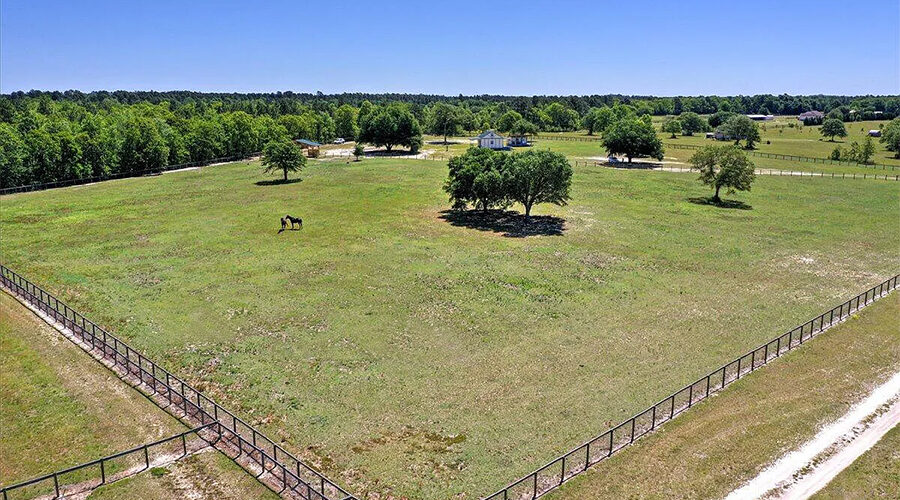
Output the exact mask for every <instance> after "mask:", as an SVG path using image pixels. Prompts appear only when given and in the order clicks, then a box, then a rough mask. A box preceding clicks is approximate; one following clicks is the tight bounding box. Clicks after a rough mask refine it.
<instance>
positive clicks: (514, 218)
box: [441, 210, 566, 238]
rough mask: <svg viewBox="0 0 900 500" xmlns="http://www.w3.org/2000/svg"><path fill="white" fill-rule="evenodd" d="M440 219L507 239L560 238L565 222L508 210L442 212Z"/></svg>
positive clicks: (550, 217) (545, 216)
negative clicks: (527, 216) (500, 235)
mask: <svg viewBox="0 0 900 500" xmlns="http://www.w3.org/2000/svg"><path fill="white" fill-rule="evenodd" d="M441 219H443V220H445V221H447V222H449V223H450V224H452V225H454V226H457V227H468V228H470V229H477V230H479V231H491V232H494V233H502V234H503V236H506V237H508V238H525V237H527V236H562V234H563V231H565V225H566V220H565V219H563V218H560V217H554V216H552V215H532V216H531V218H530V219H526V218H525V215H524V214H520V213H518V212H513V211H510V210H488V211H487V212H485V211H482V210H444V211H443V212H441Z"/></svg>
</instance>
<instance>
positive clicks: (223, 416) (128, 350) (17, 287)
mask: <svg viewBox="0 0 900 500" xmlns="http://www.w3.org/2000/svg"><path fill="white" fill-rule="evenodd" d="M0 286H2V287H3V288H6V289H7V290H8V291H9V292H10V293H12V294H14V295H15V296H17V297H20V298H21V299H22V300H24V301H25V302H27V303H28V304H30V305H31V306H33V307H34V308H36V309H38V310H39V311H41V312H42V313H43V314H45V315H47V316H48V317H49V318H51V319H52V320H54V321H56V322H58V323H60V324H61V325H62V326H63V327H64V328H66V329H68V331H69V332H71V335H73V336H74V338H75V340H77V341H78V342H79V345H80V346H81V347H82V349H84V350H85V351H88V352H89V353H91V354H92V355H94V357H96V358H98V359H102V360H105V361H106V362H108V363H111V364H112V365H113V366H114V367H116V368H118V369H120V370H123V371H124V373H125V374H126V375H127V376H128V377H130V378H132V379H133V380H135V381H136V382H137V388H138V389H140V390H141V391H142V392H144V393H145V394H147V395H148V396H150V397H151V399H153V398H156V397H159V398H162V399H163V400H164V401H165V402H166V404H167V406H166V407H165V409H166V410H167V411H169V412H170V413H173V414H175V415H176V416H178V417H179V418H182V419H183V420H187V421H189V422H192V423H193V422H196V423H198V424H199V425H206V424H208V423H219V424H221V429H220V431H221V434H222V437H221V440H220V443H219V444H220V446H218V448H219V449H220V450H222V448H223V446H224V445H227V446H229V447H230V448H229V449H232V450H236V451H235V456H234V457H232V458H233V459H234V460H235V461H236V462H238V463H239V464H241V465H242V466H244V467H245V468H248V470H249V469H252V470H251V472H252V473H254V475H256V477H257V479H260V478H262V477H263V476H264V475H265V476H266V477H265V478H263V479H265V480H268V481H269V483H271V482H273V481H274V482H277V484H279V485H280V487H281V489H280V491H278V493H279V494H283V495H284V496H288V497H297V498H302V499H309V500H347V499H355V497H354V496H353V495H351V494H350V493H348V492H347V491H345V490H344V489H343V488H341V487H340V486H339V485H337V484H336V483H334V482H333V481H331V480H330V479H328V478H327V477H325V476H324V475H322V474H320V473H319V472H318V471H316V470H315V469H313V468H312V467H310V466H309V465H307V464H306V463H304V462H302V461H301V460H300V459H298V458H296V457H295V456H294V455H292V454H291V453H289V452H288V451H287V450H285V449H284V448H283V447H281V446H280V445H278V444H277V443H276V442H274V441H273V440H271V439H269V438H268V437H266V436H265V435H264V434H262V433H261V432H259V431H258V430H256V429H255V428H254V427H253V426H252V425H250V424H248V423H247V422H245V421H244V420H242V419H240V418H239V417H237V416H236V415H235V414H234V413H232V412H230V411H228V410H226V409H225V408H223V407H222V406H220V405H219V404H218V403H216V402H215V401H213V400H212V399H210V398H209V397H207V396H205V395H204V394H203V393H201V392H200V391H198V390H197V389H194V388H193V387H191V386H190V384H188V383H187V382H185V381H184V380H183V379H181V378H178V377H176V376H175V375H173V374H172V373H170V372H169V371H168V370H166V369H164V368H162V367H160V366H159V365H158V364H156V363H154V362H153V361H151V360H149V359H147V357H145V356H143V355H142V354H141V353H139V352H138V351H136V350H135V349H134V348H132V347H130V346H129V345H128V344H126V343H125V342H122V341H121V340H119V339H118V338H116V337H115V336H113V335H112V334H111V333H109V332H107V331H106V330H104V329H103V328H101V327H100V326H98V325H97V324H95V323H94V322H92V321H91V320H89V319H87V318H85V317H84V316H82V315H81V314H79V313H78V312H76V311H74V310H72V308H71V307H69V306H67V305H66V304H65V303H64V302H62V301H61V300H59V299H57V298H56V297H54V296H53V295H52V294H50V293H48V292H46V291H45V290H44V289H42V288H40V287H38V286H37V285H35V284H34V283H32V282H30V281H28V280H27V279H25V278H23V277H21V276H19V275H18V274H16V273H15V272H14V271H12V270H10V269H9V268H7V267H6V266H3V265H2V264H0ZM176 411H177V412H181V414H180V415H179V414H176V413H175V412H176ZM244 458H248V459H249V460H242V459H244ZM264 482H265V481H264Z"/></svg>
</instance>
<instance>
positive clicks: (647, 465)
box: [549, 292, 900, 500]
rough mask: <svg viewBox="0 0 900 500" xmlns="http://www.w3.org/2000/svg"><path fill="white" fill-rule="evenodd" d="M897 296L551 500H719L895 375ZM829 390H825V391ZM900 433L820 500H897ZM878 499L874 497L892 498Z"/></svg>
mask: <svg viewBox="0 0 900 500" xmlns="http://www.w3.org/2000/svg"><path fill="white" fill-rule="evenodd" d="M898 316H900V294H898V293H896V292H895V293H893V294H892V295H890V296H889V297H888V298H885V299H883V300H881V301H879V302H877V303H875V304H873V305H871V306H870V307H869V308H867V309H865V310H863V311H862V312H861V313H860V314H859V315H857V316H856V317H854V319H851V320H850V321H848V322H846V323H844V324H841V325H839V326H837V327H835V328H834V329H833V330H830V331H828V332H826V333H824V334H823V335H821V336H820V337H817V338H816V339H815V340H813V341H812V342H810V343H808V344H806V345H804V347H803V348H802V349H800V350H798V351H794V352H791V353H789V354H787V355H785V356H783V357H782V358H781V359H778V360H776V361H773V362H771V364H770V366H767V367H766V368H764V369H762V370H760V371H758V372H756V373H753V374H752V375H750V376H748V377H746V378H744V379H742V380H739V381H738V382H736V383H735V384H734V385H731V386H729V387H728V388H727V389H726V390H725V391H724V392H722V393H720V394H719V395H717V396H716V397H714V398H712V399H710V400H708V401H705V402H703V403H701V404H700V405H698V406H697V407H695V408H693V409H692V410H690V411H689V412H687V413H685V414H684V416H681V417H678V418H677V419H676V420H674V421H672V422H671V423H668V424H666V425H664V426H663V427H661V428H660V430H659V431H657V432H655V433H654V434H651V435H649V436H648V437H647V438H645V439H642V440H640V441H638V442H637V444H635V445H634V446H633V447H631V448H627V449H625V450H623V451H622V452H621V453H620V454H618V455H614V456H613V457H612V458H611V459H609V460H608V461H605V462H602V463H600V464H597V465H596V466H594V468H593V469H591V470H590V471H588V472H587V473H585V474H583V475H582V476H579V477H576V478H575V479H573V480H572V481H570V482H568V483H566V484H565V485H563V486H562V488H561V489H559V490H557V491H556V492H555V493H553V494H551V495H550V496H549V498H552V499H554V500H563V499H566V500H568V499H573V500H574V499H581V498H632V499H637V498H648V499H650V498H654V499H656V498H670V499H676V498H677V499H682V498H683V499H687V498H723V497H725V496H726V495H727V494H728V493H729V492H730V491H732V490H734V489H736V488H738V487H739V486H741V485H742V484H743V483H745V482H746V481H748V480H750V479H752V478H754V477H755V476H756V475H757V474H759V473H760V472H761V471H762V470H763V469H764V468H765V467H766V466H768V464H770V463H772V462H774V461H775V460H777V459H778V458H780V457H781V455H782V454H784V453H786V452H788V451H789V450H791V449H794V448H796V447H797V446H799V445H800V444H802V443H804V442H806V441H807V440H809V439H811V438H812V437H813V436H814V435H815V434H816V432H817V431H818V430H819V429H820V428H821V426H823V425H826V424H827V423H829V422H832V421H834V420H835V419H837V418H840V417H841V416H842V415H843V414H844V413H846V412H847V411H848V410H849V409H850V406H852V405H853V404H854V403H856V402H857V401H859V400H861V399H863V398H864V397H865V396H866V395H867V393H868V391H870V390H871V389H873V388H874V387H876V386H877V385H879V384H881V383H883V382H884V381H885V380H886V379H888V378H890V377H891V376H892V375H893V374H894V373H896V372H897V370H900V330H898V329H897V318H898ZM826 381H827V382H826ZM896 434H897V429H895V430H894V436H893V438H892V437H891V435H890V434H889V435H887V436H885V438H884V440H883V443H880V444H879V447H876V449H873V450H871V451H870V454H871V455H868V454H867V456H863V457H861V458H860V459H859V460H858V461H857V462H856V463H855V464H854V465H853V466H852V467H851V468H849V469H847V470H846V471H844V473H842V474H841V475H840V476H838V478H836V479H835V482H834V483H833V484H832V485H830V486H829V487H828V489H827V490H826V492H828V491H830V493H829V494H827V495H826V494H824V493H823V494H821V495H820V497H821V498H847V499H862V498H896V491H897V490H896V485H897V484H900V483H897V479H898V473H900V469H898V467H897V466H898V460H900V456H898V453H897V448H893V449H892V448H891V443H892V442H893V443H896V442H897V439H896ZM892 483H893V484H894V486H895V488H894V491H893V495H894V496H890V493H889V494H888V496H881V497H879V496H878V495H876V494H874V493H876V492H879V491H880V492H882V493H885V492H890V491H891V487H890V486H889V485H890V484H892Z"/></svg>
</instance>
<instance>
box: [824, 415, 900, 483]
mask: <svg viewBox="0 0 900 500" xmlns="http://www.w3.org/2000/svg"><path fill="white" fill-rule="evenodd" d="M898 497H900V426H898V427H894V428H893V429H891V430H890V431H889V432H888V433H887V434H885V435H884V437H882V438H881V440H880V441H878V443H876V444H875V446H873V447H872V448H871V449H869V451H867V452H865V453H864V454H863V455H862V456H860V457H859V458H857V459H856V461H855V462H853V463H852V464H851V465H850V466H849V467H847V468H846V469H844V470H843V471H841V473H840V474H838V475H837V476H836V477H835V478H834V479H832V480H831V482H829V483H828V485H827V486H825V488H823V489H821V490H820V491H819V492H818V493H816V494H815V495H813V497H812V498H813V499H814V500H840V499H855V498H869V499H876V498H898Z"/></svg>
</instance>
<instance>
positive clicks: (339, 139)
mask: <svg viewBox="0 0 900 500" xmlns="http://www.w3.org/2000/svg"><path fill="white" fill-rule="evenodd" d="M345 142H347V141H345V140H344V138H343V137H338V138H337V139H335V140H334V143H335V144H343V143H345Z"/></svg>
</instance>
